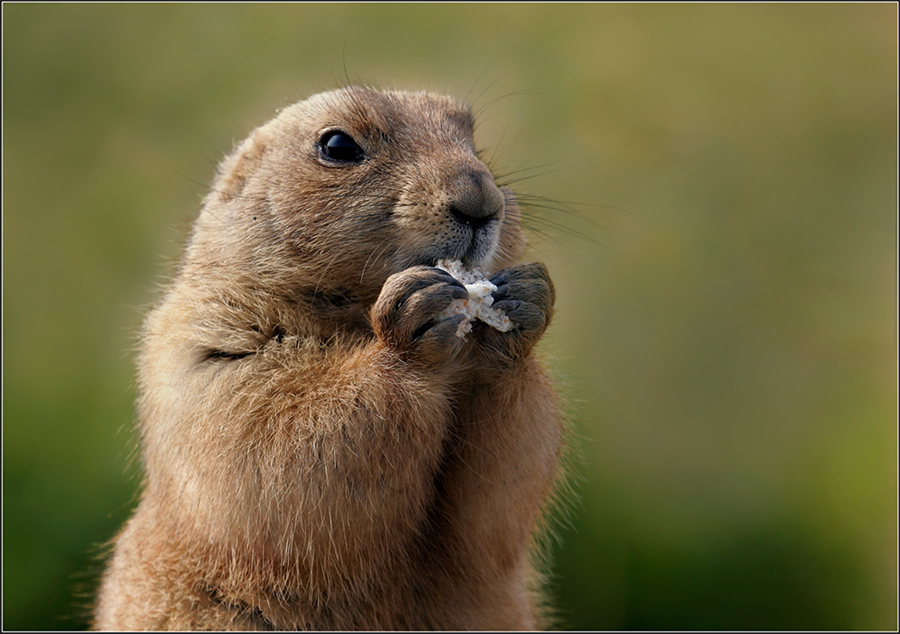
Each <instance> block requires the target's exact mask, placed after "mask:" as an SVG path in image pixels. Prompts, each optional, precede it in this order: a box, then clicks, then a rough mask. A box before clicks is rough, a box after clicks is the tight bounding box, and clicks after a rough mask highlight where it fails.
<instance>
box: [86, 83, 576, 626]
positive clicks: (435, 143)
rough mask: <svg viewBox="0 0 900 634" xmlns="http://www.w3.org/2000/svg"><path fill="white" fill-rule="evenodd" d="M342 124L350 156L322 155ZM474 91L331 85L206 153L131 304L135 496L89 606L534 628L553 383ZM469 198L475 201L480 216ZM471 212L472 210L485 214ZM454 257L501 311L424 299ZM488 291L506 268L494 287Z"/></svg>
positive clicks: (175, 621)
mask: <svg viewBox="0 0 900 634" xmlns="http://www.w3.org/2000/svg"><path fill="white" fill-rule="evenodd" d="M329 129H340V130H342V131H344V132H345V133H347V134H349V135H350V136H351V137H352V138H353V139H355V140H356V142H357V143H359V145H360V146H361V147H362V149H363V150H364V152H365V157H366V158H365V160H364V161H362V162H358V163H343V164H335V163H329V162H328V161H327V160H325V159H324V158H323V157H322V155H321V154H320V149H319V146H318V145H317V143H318V142H319V140H320V138H321V136H322V133H323V132H324V131H326V130H329ZM472 133H473V121H472V116H471V113H470V111H469V109H468V108H467V107H466V106H464V105H461V104H459V103H457V102H455V101H453V100H451V99H449V98H447V97H442V96H437V95H432V94H427V93H383V92H377V91H374V90H370V89H365V88H346V89H343V90H339V91H334V92H331V93H323V94H321V95H316V96H315V97H312V98H310V99H308V100H306V101H303V102H300V103H298V104H296V105H294V106H292V107H290V108H287V109H285V110H284V111H283V112H281V113H280V115H279V116H278V117H276V118H275V119H274V120H272V121H271V122H269V123H267V124H266V125H264V126H262V127H260V128H258V129H257V130H255V131H254V132H253V133H252V134H251V135H250V137H249V138H248V139H247V140H246V141H244V142H243V143H242V144H241V145H239V146H238V147H237V148H236V149H235V151H234V152H233V153H232V154H231V155H230V156H229V157H228V158H226V159H225V161H224V162H223V164H222V166H221V168H220V170H219V174H218V176H217V178H216V180H215V183H214V186H213V189H212V192H211V193H210V194H209V195H208V197H207V198H206V200H205V201H204V206H203V209H202V212H201V213H200V216H199V218H198V220H197V222H196V225H195V227H194V231H193V234H192V236H191V240H190V243H189V245H188V247H187V251H186V253H185V256H184V259H183V261H182V263H181V266H180V269H179V271H178V273H177V276H176V278H175V280H174V283H173V284H172V286H171V287H170V288H169V290H168V292H167V294H166V295H165V297H164V298H163V300H162V302H161V303H160V304H159V305H158V306H157V307H156V309H155V310H153V312H152V313H151V314H150V316H149V318H148V319H147V322H146V324H145V329H144V333H143V345H142V349H141V354H140V358H139V386H140V399H139V403H138V410H139V412H138V414H139V429H140V434H141V447H142V452H143V465H144V470H145V474H146V478H145V483H144V490H143V494H142V498H141V501H140V504H139V506H138V508H137V510H136V511H135V513H134V515H133V517H132V518H131V519H130V520H129V522H128V523H127V525H126V526H125V527H124V529H123V530H122V532H121V533H120V534H119V535H118V537H117V538H116V540H115V546H114V553H113V556H112V559H111V561H110V563H109V566H108V568H107V570H106V573H105V575H104V578H103V582H102V587H101V590H100V594H99V598H98V602H97V607H96V614H95V623H94V626H95V628H97V629H112V630H128V629H170V630H173V629H178V630H183V629H218V630H227V629H370V630H371V629H410V628H412V629H444V630H455V629H481V630H490V629H531V628H534V627H537V626H540V625H541V624H542V621H541V615H540V614H539V610H538V608H537V607H536V602H535V600H534V596H533V591H534V590H535V588H534V587H533V586H534V581H535V579H536V573H535V570H534V568H533V562H532V561H531V559H532V554H533V553H532V550H533V541H534V534H535V531H536V530H537V528H538V526H539V523H540V517H541V515H542V512H543V509H544V506H545V505H546V500H547V498H548V496H549V495H550V494H551V492H552V489H553V483H554V478H555V475H556V471H557V466H556V465H557V461H558V456H559V451H560V444H561V427H560V418H559V407H558V404H557V400H556V397H555V395H554V392H553V389H552V387H551V385H550V382H549V381H548V379H547V378H546V376H545V374H544V372H543V370H542V369H541V366H540V364H539V362H538V361H537V360H536V358H535V356H534V355H533V354H532V352H531V350H532V347H533V345H534V343H535V342H536V341H537V340H538V338H539V337H540V336H541V334H542V333H543V331H544V329H545V328H546V325H547V323H548V322H549V319H550V316H551V313H552V305H553V286H552V284H551V283H550V280H549V277H548V276H547V272H546V269H545V268H544V267H543V266H542V265H535V264H531V265H516V262H517V260H518V259H519V258H520V257H521V256H522V253H523V249H524V239H523V236H522V232H521V229H520V227H519V217H518V208H517V206H516V203H515V198H514V197H513V196H512V194H511V193H510V192H509V191H508V190H505V189H504V190H502V192H501V190H499V189H498V188H497V186H496V185H495V184H494V181H493V177H491V176H490V173H489V172H488V170H487V168H486V167H485V166H484V165H483V164H482V163H481V162H480V161H479V160H478V158H477V157H476V155H475V151H474V147H473V141H472ZM454 207H456V208H457V209H459V208H462V209H463V210H464V211H466V212H467V213H469V214H476V215H477V214H479V213H482V211H483V210H484V209H487V208H488V207H490V208H491V209H490V210H489V211H490V213H492V214H493V216H492V217H491V219H490V222H487V223H486V224H483V225H479V223H478V222H474V223H473V224H472V227H474V229H473V228H472V227H470V226H469V225H468V224H467V223H466V222H465V221H461V220H460V219H459V218H458V217H455V216H454V212H453V208H454ZM484 213H487V212H484ZM443 257H450V258H453V257H455V258H462V259H464V260H465V261H468V262H469V263H471V264H479V265H481V266H483V267H485V268H487V269H488V270H489V271H490V272H491V273H497V275H495V278H494V279H495V281H496V283H498V286H500V287H501V290H500V291H498V294H502V295H503V297H498V301H500V300H503V299H505V300H506V303H505V304H504V306H505V307H506V308H507V311H508V314H509V315H510V317H511V319H512V320H513V322H514V323H516V324H517V328H515V329H514V330H512V331H511V332H509V333H499V332H497V331H494V330H492V329H491V328H489V327H487V326H485V325H484V324H478V323H476V324H475V328H474V330H473V331H472V333H470V334H469V335H468V338H467V340H465V341H463V340H461V339H459V338H458V337H455V336H454V335H453V333H454V331H455V330H456V321H454V320H453V319H450V320H446V321H445V322H441V323H433V320H432V317H433V316H434V315H436V314H437V313H439V312H440V311H441V310H442V309H443V308H444V307H446V305H447V304H448V303H449V302H450V301H451V299H452V297H453V296H458V295H459V285H458V284H455V283H454V282H453V281H452V280H448V279H447V278H446V276H445V275H444V274H443V273H441V272H439V271H437V270H436V269H433V268H431V266H433V264H434V262H435V261H436V260H437V259H438V258H443ZM501 291H502V292H501Z"/></svg>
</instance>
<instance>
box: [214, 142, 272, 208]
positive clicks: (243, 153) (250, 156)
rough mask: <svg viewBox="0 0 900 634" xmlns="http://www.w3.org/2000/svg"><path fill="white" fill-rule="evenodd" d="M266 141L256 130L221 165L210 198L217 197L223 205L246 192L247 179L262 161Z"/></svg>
mask: <svg viewBox="0 0 900 634" xmlns="http://www.w3.org/2000/svg"><path fill="white" fill-rule="evenodd" d="M265 151H266V140H265V137H264V135H263V134H262V133H260V131H259V130H258V129H257V130H254V131H253V133H252V134H251V135H250V136H249V137H247V139H245V140H244V141H243V142H242V143H241V144H240V145H238V146H237V147H236V148H235V149H234V150H232V152H231V154H229V155H228V156H226V157H225V160H223V161H222V163H221V164H220V165H219V171H218V172H217V174H216V178H215V180H214V181H213V185H212V190H211V191H210V194H209V195H210V196H217V197H218V201H219V202H221V203H229V202H231V201H232V200H233V199H234V198H237V197H238V196H240V195H241V193H242V192H243V191H244V185H245V184H246V182H247V178H248V176H249V175H250V174H252V173H253V171H254V170H255V169H256V167H257V166H258V165H259V163H260V161H261V160H262V156H263V154H264V153H265Z"/></svg>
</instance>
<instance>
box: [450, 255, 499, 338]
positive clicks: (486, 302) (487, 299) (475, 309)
mask: <svg viewBox="0 0 900 634" xmlns="http://www.w3.org/2000/svg"><path fill="white" fill-rule="evenodd" d="M436 266H437V267H438V268H439V269H443V270H445V271H447V272H448V273H449V274H450V275H452V276H453V277H454V278H456V279H457V280H459V281H460V282H462V284H463V285H464V286H465V287H466V291H468V293H469V299H454V300H453V301H452V302H450V305H449V306H447V308H445V309H444V310H443V311H442V312H441V313H440V314H439V315H438V316H437V319H438V321H442V320H444V319H447V318H448V317H453V316H454V315H459V314H461V313H462V314H464V315H465V316H466V318H465V319H463V320H462V321H461V322H460V324H459V328H457V329H456V336H457V337H461V338H463V339H464V338H465V336H466V333H469V332H471V331H472V321H473V320H475V319H478V320H481V321H483V322H484V323H486V324H488V325H489V326H491V327H492V328H495V329H496V330H499V331H500V332H508V331H510V330H512V329H513V323H512V321H510V319H509V317H507V316H506V314H504V312H503V311H502V310H499V309H497V308H491V304H493V303H494V298H493V296H492V295H491V292H492V291H495V290H497V287H496V286H494V285H493V284H491V282H490V280H488V279H487V277H488V275H487V271H485V270H484V269H482V268H480V267H477V266H476V267H472V268H471V269H467V268H465V267H463V264H462V262H461V261H460V260H439V261H438V263H437V265H436Z"/></svg>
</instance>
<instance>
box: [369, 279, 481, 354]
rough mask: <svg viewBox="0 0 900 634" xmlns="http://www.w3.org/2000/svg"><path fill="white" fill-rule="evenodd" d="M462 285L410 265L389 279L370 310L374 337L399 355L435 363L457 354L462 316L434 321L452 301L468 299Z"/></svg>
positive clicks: (459, 344)
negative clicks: (458, 329)
mask: <svg viewBox="0 0 900 634" xmlns="http://www.w3.org/2000/svg"><path fill="white" fill-rule="evenodd" d="M468 296H469V295H468V293H467V292H466V288H465V286H463V285H462V284H461V283H460V282H458V281H457V280H455V279H454V278H453V277H452V276H451V275H450V274H449V273H447V272H446V271H442V270H440V269H436V268H433V267H429V266H414V267H412V268H409V269H406V270H405V271H401V272H399V273H395V274H394V275H392V276H390V277H389V278H388V279H387V281H386V282H385V283H384V286H383V287H382V289H381V294H380V295H379V296H378V300H377V301H376V302H375V305H374V306H373V308H372V327H373V330H374V331H375V336H376V337H378V338H379V339H380V340H382V341H383V342H384V344H385V345H386V346H387V347H389V348H392V349H394V350H396V351H397V352H398V353H400V354H401V355H403V356H405V357H407V358H410V359H415V360H419V361H423V362H425V363H429V364H439V363H441V362H444V361H446V360H447V359H448V358H450V357H452V356H454V355H455V354H457V353H458V352H459V350H460V348H461V343H462V340H461V339H460V338H459V337H457V336H456V329H457V327H458V326H459V323H460V322H461V321H462V320H463V319H464V315H454V316H453V317H449V318H447V319H443V320H438V319H437V315H438V314H439V313H441V312H442V311H443V310H444V309H445V308H447V306H448V305H449V304H450V302H452V301H453V300H454V299H466V298H468Z"/></svg>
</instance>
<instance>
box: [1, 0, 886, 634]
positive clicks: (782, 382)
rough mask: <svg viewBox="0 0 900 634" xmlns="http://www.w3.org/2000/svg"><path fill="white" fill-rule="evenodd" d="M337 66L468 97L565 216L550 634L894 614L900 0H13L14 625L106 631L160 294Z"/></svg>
mask: <svg viewBox="0 0 900 634" xmlns="http://www.w3.org/2000/svg"><path fill="white" fill-rule="evenodd" d="M345 66H346V73H347V76H348V77H349V78H350V79H351V80H352V81H354V82H365V83H369V84H372V85H376V86H382V87H395V88H408V89H420V88H427V89H433V90H439V91H442V92H448V93H450V94H453V95H455V96H457V97H459V98H464V97H466V95H467V94H468V95H469V97H470V100H471V101H473V102H474V104H475V106H476V108H479V109H483V110H481V112H482V120H483V123H482V125H481V126H480V128H479V131H478V134H479V142H480V144H481V145H482V146H484V147H486V148H493V147H495V146H498V145H499V147H498V149H497V150H496V155H495V158H494V161H493V162H494V164H495V165H496V166H498V167H499V168H500V169H501V171H512V170H519V169H527V168H534V169H531V170H529V171H525V172H521V173H520V175H528V176H534V177H533V178H529V179H527V180H523V181H521V182H520V183H518V184H517V185H516V189H517V190H518V191H520V192H522V193H523V194H531V195H537V196H544V197H546V198H549V199H551V200H553V201H557V203H556V204H555V205H554V206H555V207H557V209H556V210H546V209H541V208H537V207H534V208H532V211H531V214H532V219H531V221H530V225H531V226H532V228H533V229H534V231H533V232H532V233H531V240H532V244H533V247H534V251H533V257H534V258H536V259H541V260H543V261H545V262H547V263H548V264H549V266H550V269H551V271H552V273H553V276H554V280H555V281H556V284H557V287H558V297H559V299H558V306H557V307H558V313H557V318H556V320H555V322H554V324H553V326H552V328H551V330H550V333H549V336H548V337H547V340H546V342H545V344H544V349H545V350H546V351H547V352H548V353H549V354H551V355H552V356H553V358H554V366H555V368H556V371H557V373H558V374H559V376H560V377H561V382H562V384H563V387H564V391H565V392H566V394H567V396H568V399H569V402H570V406H569V411H570V416H571V419H572V424H573V427H574V432H575V433H574V435H573V444H574V445H575V447H576V453H577V454H578V456H577V458H576V459H575V460H574V461H573V464H572V478H573V480H574V483H575V489H576V490H577V501H574V502H570V503H569V504H568V506H567V508H568V511H567V513H566V514H565V516H564V517H563V521H562V522H561V523H560V526H559V527H558V528H557V530H556V535H557V537H558V539H557V540H555V541H554V542H553V555H554V559H555V561H556V565H555V567H554V574H553V577H552V583H551V591H552V595H553V601H554V603H555V604H556V606H557V608H558V611H559V613H560V616H561V626H562V627H564V628H569V629H704V628H713V629H829V630H840V629H886V630H892V629H896V627H897V604H896V598H897V594H896V593H897V545H896V535H897V478H896V475H897V424H896V423H897V420H896V419H897V391H896V382H897V358H896V352H897V342H896V338H895V337H896V321H895V320H896V306H897V292H896V291H897V286H896V257H897V242H896V226H897V224H896V220H897V216H896V212H897V198H896V193H897V127H896V126H897V123H896V115H897V6H896V5H895V4H893V3H887V4H868V5H867V4H793V5H779V4H752V5H745V4H738V5H728V4H726V5H705V4H694V5H669V4H663V5H657V4H654V5H643V4H625V5H603V4H600V5H596V4H588V5H584V4H568V5H557V4H527V5H506V4H503V5H477V4H460V5H456V4H453V5H434V6H432V5H406V4H394V5H379V4H353V5H350V4H329V5H263V6H255V5H239V6H230V5H217V6H209V5H111V6H107V5H105V4H93V5H90V4H87V5H66V4H4V5H3V158H4V161H3V179H4V180H3V185H4V188H3V229H4V231H3V627H4V629H79V628H83V627H85V626H86V625H87V620H86V616H85V609H84V607H83V606H85V605H87V604H89V602H90V593H91V591H92V588H93V585H94V583H95V579H96V574H97V571H98V569H99V562H98V552H99V550H98V545H100V544H102V543H103V542H105V541H106V540H108V539H110V538H111V537H112V536H113V535H114V534H115V532H116V530H117V528H118V527H119V526H120V525H121V523H122V522H123V521H124V520H125V518H126V517H127V516H128V513H129V510H130V508H131V506H132V504H133V503H134V499H135V498H134V496H135V488H136V485H137V468H136V466H135V465H134V460H133V458H131V452H132V447H133V437H132V432H131V424H132V423H131V420H132V403H133V399H134V396H135V394H134V385H133V376H134V371H133V349H134V346H135V340H136V334H137V332H138V329H139V325H140V322H141V315H142V311H143V310H144V308H145V307H146V306H147V305H148V303H150V302H152V301H153V299H154V297H156V296H157V293H158V290H157V286H158V284H160V283H161V282H163V281H165V279H166V278H167V276H168V275H169V274H170V273H171V271H172V268H171V266H172V264H173V263H174V262H176V261H177V258H178V256H179V252H180V249H181V246H182V244H183V241H184V239H185V237H186V232H187V230H188V228H189V226H190V223H191V221H192V219H193V217H194V215H195V214H196V212H197V210H198V203H199V200H200V198H201V197H202V196H203V195H204V193H205V190H206V187H207V185H208V183H209V182H210V179H211V178H212V175H213V171H214V169H215V165H216V163H217V162H218V161H219V159H220V158H221V157H222V156H223V154H224V153H225V152H226V151H228V150H229V149H230V148H231V147H232V144H233V143H234V142H235V141H237V140H240V139H241V138H243V137H244V136H245V135H246V134H247V133H248V132H249V131H250V130H251V129H252V128H253V127H255V126H256V125H259V124H261V123H263V122H264V121H266V120H267V119H268V118H270V117H271V116H272V115H273V114H274V111H275V110H276V109H277V108H279V107H282V106H284V105H287V104H289V103H291V102H293V101H296V100H298V99H300V98H303V97H305V96H307V95H309V94H312V93H315V92H318V91H320V90H325V89H329V88H332V87H335V86H337V85H338V84H341V83H343V82H344V76H345V70H344V68H345ZM563 201H572V202H574V203H580V204H577V205H568V204H563ZM129 465H130V466H129Z"/></svg>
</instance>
